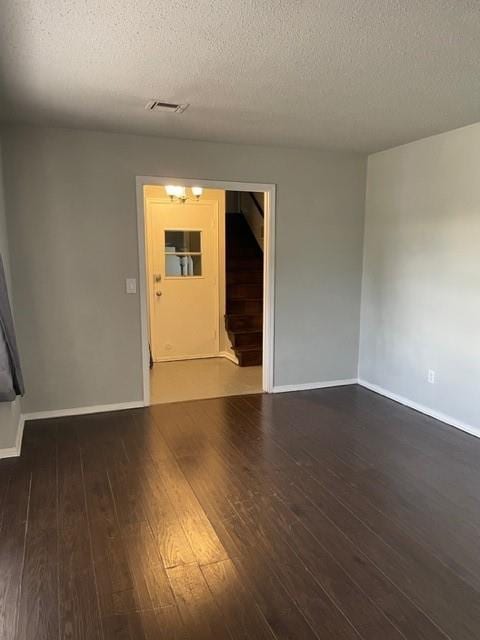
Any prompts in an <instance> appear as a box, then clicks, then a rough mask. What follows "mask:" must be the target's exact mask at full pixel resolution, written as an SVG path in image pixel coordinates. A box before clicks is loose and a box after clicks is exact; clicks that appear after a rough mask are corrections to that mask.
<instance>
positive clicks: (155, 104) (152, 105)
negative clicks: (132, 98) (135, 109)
mask: <svg viewBox="0 0 480 640" xmlns="http://www.w3.org/2000/svg"><path fill="white" fill-rule="evenodd" d="M189 106H190V105H189V104H174V103H173V102H162V101H161V100H150V102H147V104H146V105H145V109H147V111H165V112H170V113H183V112H184V111H185V109H187V108H188V107H189Z"/></svg>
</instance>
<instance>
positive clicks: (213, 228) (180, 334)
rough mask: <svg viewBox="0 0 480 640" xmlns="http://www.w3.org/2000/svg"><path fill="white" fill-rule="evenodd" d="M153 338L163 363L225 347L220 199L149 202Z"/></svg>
mask: <svg viewBox="0 0 480 640" xmlns="http://www.w3.org/2000/svg"><path fill="white" fill-rule="evenodd" d="M147 223H148V228H147V234H148V251H149V256H148V257H149V274H150V284H149V291H150V339H151V347H152V355H153V360H154V361H155V362H161V361H165V360H175V359H183V358H195V357H202V356H211V355H215V354H217V353H218V351H219V342H218V340H219V338H218V322H219V310H218V304H219V298H218V203H217V202H215V201H208V200H200V201H199V202H192V203H189V202H186V203H185V204H181V203H178V204H177V203H171V202H170V201H169V200H151V201H149V203H148V212H147Z"/></svg>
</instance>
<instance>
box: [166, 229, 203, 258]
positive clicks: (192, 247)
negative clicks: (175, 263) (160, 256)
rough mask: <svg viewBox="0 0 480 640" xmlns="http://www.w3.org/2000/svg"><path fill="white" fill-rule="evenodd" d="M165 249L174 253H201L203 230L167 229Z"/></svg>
mask: <svg viewBox="0 0 480 640" xmlns="http://www.w3.org/2000/svg"><path fill="white" fill-rule="evenodd" d="M165 251H168V252H172V253H200V252H201V251H202V249H201V231H174V230H168V231H165Z"/></svg>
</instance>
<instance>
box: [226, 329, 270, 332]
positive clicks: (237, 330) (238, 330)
mask: <svg viewBox="0 0 480 640" xmlns="http://www.w3.org/2000/svg"><path fill="white" fill-rule="evenodd" d="M229 331H230V332H231V333H262V329H229Z"/></svg>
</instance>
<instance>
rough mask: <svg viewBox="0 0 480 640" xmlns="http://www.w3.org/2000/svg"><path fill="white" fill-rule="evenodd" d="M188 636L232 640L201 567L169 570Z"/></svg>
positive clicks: (188, 566)
mask: <svg viewBox="0 0 480 640" xmlns="http://www.w3.org/2000/svg"><path fill="white" fill-rule="evenodd" d="M167 574H168V578H169V580H170V584H171V586H172V591H173V593H174V595H175V599H176V602H177V606H178V610H179V612H180V616H181V618H182V621H183V624H184V625H185V629H186V633H187V637H189V638H195V639H196V640H211V639H212V638H231V635H230V633H229V632H228V630H227V627H226V626H225V624H224V622H223V620H222V618H221V615H220V612H219V610H218V608H217V606H216V604H215V601H214V599H213V597H212V594H211V592H210V590H209V588H208V585H207V583H206V582H205V579H204V577H203V574H202V572H201V570H200V567H199V566H198V565H197V564H189V565H180V566H178V567H172V568H171V569H167Z"/></svg>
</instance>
